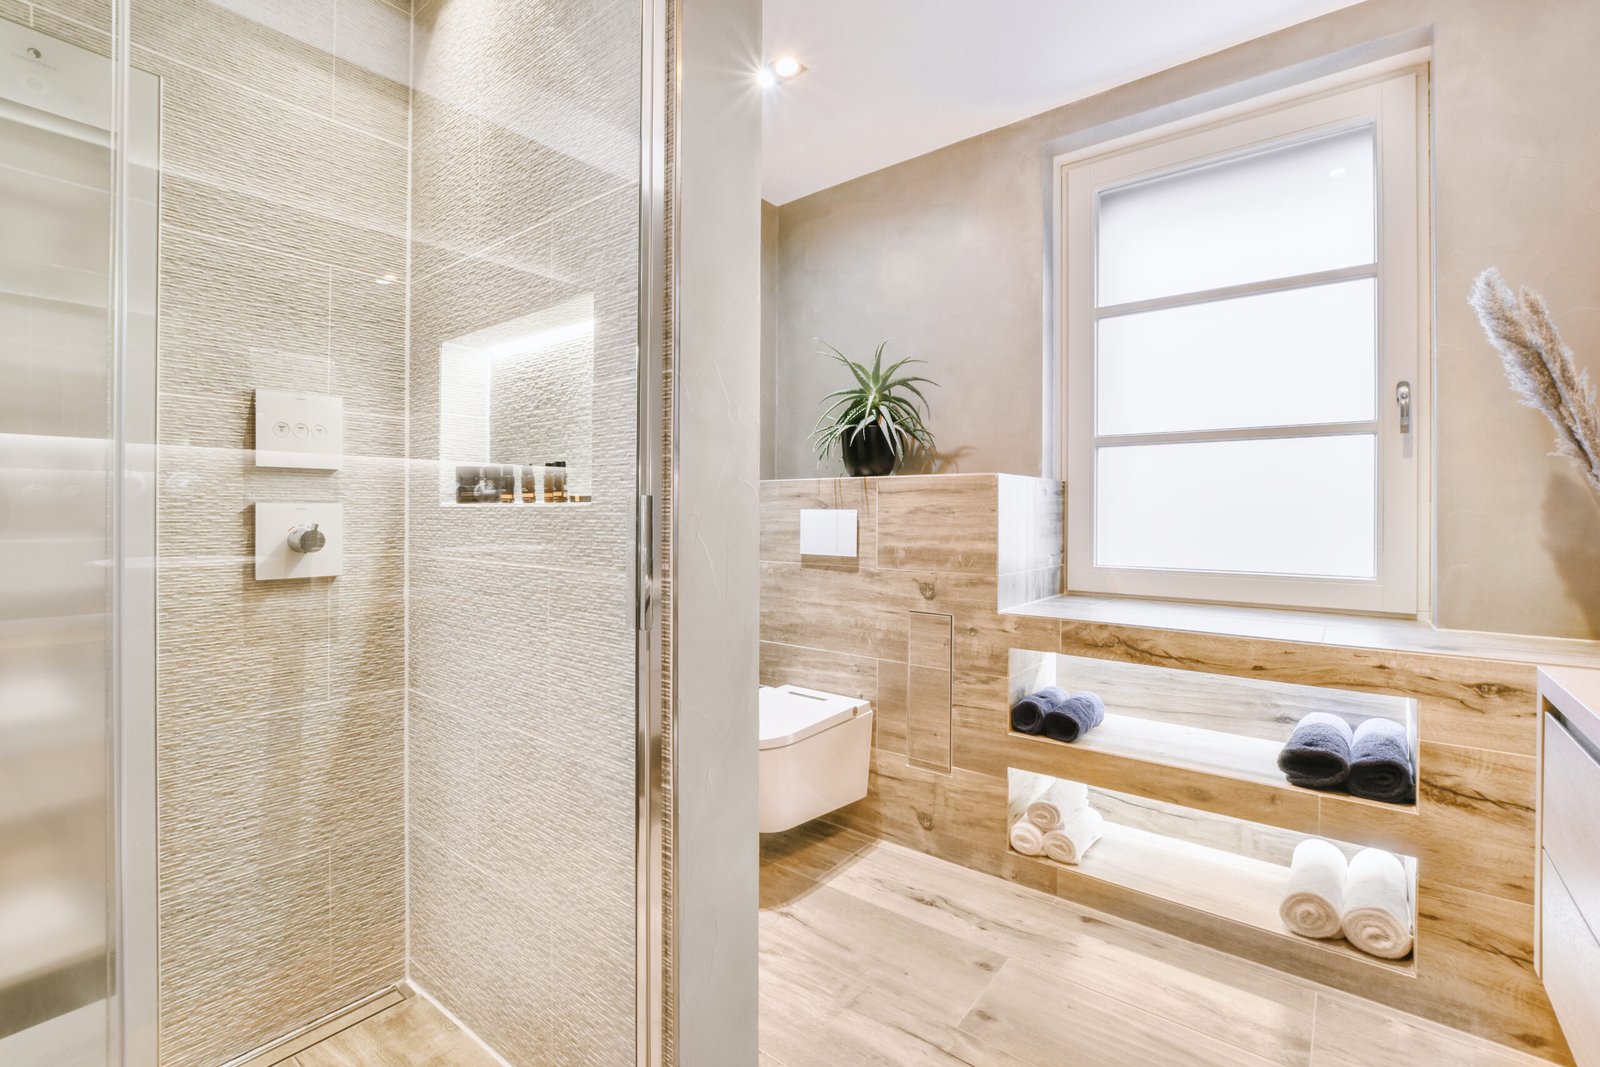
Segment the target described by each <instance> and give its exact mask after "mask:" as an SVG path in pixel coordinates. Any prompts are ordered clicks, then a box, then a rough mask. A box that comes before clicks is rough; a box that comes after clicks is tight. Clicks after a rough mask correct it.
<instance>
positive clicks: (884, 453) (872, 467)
mask: <svg viewBox="0 0 1600 1067" xmlns="http://www.w3.org/2000/svg"><path fill="white" fill-rule="evenodd" d="M840 440H841V441H842V442H843V444H844V469H845V470H846V471H847V472H848V473H849V475H850V477H852V478H882V477H884V476H885V475H888V474H893V473H894V449H893V448H891V447H890V446H889V435H888V433H886V432H885V431H884V429H883V427H881V426H868V427H867V428H866V429H864V430H862V431H861V432H860V433H859V434H854V433H849V432H846V433H844V434H842V435H840Z"/></svg>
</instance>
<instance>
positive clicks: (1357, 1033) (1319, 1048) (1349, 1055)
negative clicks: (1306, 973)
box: [1311, 994, 1549, 1067]
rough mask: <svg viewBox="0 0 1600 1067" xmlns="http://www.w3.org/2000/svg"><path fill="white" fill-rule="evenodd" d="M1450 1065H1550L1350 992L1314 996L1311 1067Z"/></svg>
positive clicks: (1503, 1066) (1511, 1066) (1510, 1066)
mask: <svg viewBox="0 0 1600 1067" xmlns="http://www.w3.org/2000/svg"><path fill="white" fill-rule="evenodd" d="M1386 1064H1441V1065H1443V1064H1449V1067H1549V1064H1548V1062H1547V1061H1545V1060H1541V1059H1537V1058H1535V1057H1533V1056H1529V1055H1526V1054H1524V1053H1521V1052H1517V1051H1516V1050H1514V1049H1509V1048H1506V1047H1505V1046H1503V1045H1496V1044H1492V1043H1490V1042H1488V1041H1484V1040H1481V1039H1479V1038H1473V1037H1469V1036H1467V1035H1465V1034H1461V1033H1458V1032H1456V1031H1452V1030H1447V1029H1445V1028H1444V1027H1442V1026H1438V1025H1436V1024H1434V1023H1429V1022H1426V1021H1425V1020H1422V1019H1416V1018H1412V1017H1410V1016H1406V1015H1401V1014H1399V1013H1397V1012H1392V1011H1387V1010H1384V1009H1382V1008H1380V1007H1378V1006H1377V1005H1369V1004H1362V1003H1360V1002H1358V1001H1355V1000H1352V999H1350V998H1348V997H1341V996H1336V995H1329V994H1321V995H1319V996H1318V997H1317V1028H1316V1036H1315V1039H1314V1042H1313V1045H1312V1053H1311V1067H1379V1065H1386Z"/></svg>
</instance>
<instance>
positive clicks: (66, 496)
mask: <svg viewBox="0 0 1600 1067" xmlns="http://www.w3.org/2000/svg"><path fill="white" fill-rule="evenodd" d="M0 10H3V9H0ZM112 84H113V83H112V68H111V64H110V62H109V61H107V60H105V59H102V58H101V57H99V56H97V55H95V54H93V53H91V52H88V51H85V50H83V49H79V48H75V47H73V46H71V45H67V44H64V43H62V42H60V41H58V40H56V39H55V38H53V37H50V36H47V35H45V34H43V33H37V32H34V31H33V30H32V29H30V28H26V27H24V26H22V25H19V24H18V23H16V22H12V21H5V20H0V1063H6V1064H35V1063H36V1064H41V1065H42V1064H52V1065H71V1067H76V1065H80V1064H81V1065H89V1064H102V1063H104V1062H106V1057H107V1049H108V1042H109V1031H108V1018H109V1014H108V1008H107V997H108V994H109V992H110V978H109V973H110V971H109V966H110V956H109V953H108V945H109V943H110V926H109V919H108V914H109V902H110V868H109V864H108V860H109V849H110V841H111V834H110V825H111V821H110V820H111V806H110V794H109V789H110V782H111V775H110V762H109V760H110V744H109V741H108V737H109V726H110V715H109V707H110V690H111V673H112V672H111V669H110V663H111V654H112V651H111V649H112V646H111V634H112V625H111V620H112V597H111V568H110V566H108V562H109V561H110V560H111V558H112V556H113V551H112V526H111V510H110V488H111V483H110V472H111V469H112V463H113V460H114V451H113V447H112V435H113V424H112V414H111V404H110V398H111V386H112V370H111V321H112V320H111V314H110V304H111V294H112V282H111V279H112V245H111V236H112V207H113V196H112V177H113V171H112V147H111V144H112V141H111V133H110V131H111V129H112V107H111V101H112Z"/></svg>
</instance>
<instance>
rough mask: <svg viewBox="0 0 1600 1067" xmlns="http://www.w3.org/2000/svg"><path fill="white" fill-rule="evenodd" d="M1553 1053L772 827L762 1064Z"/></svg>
mask: <svg viewBox="0 0 1600 1067" xmlns="http://www.w3.org/2000/svg"><path fill="white" fill-rule="evenodd" d="M1402 1062H1403V1063H1418V1064H1422V1063H1427V1064H1434V1063H1438V1064H1445V1063H1448V1064H1450V1065H1451V1067H1491V1065H1492V1067H1537V1065H1539V1064H1542V1063H1544V1061H1542V1060H1538V1059H1534V1058H1532V1057H1529V1056H1527V1055H1524V1054H1521V1053H1518V1052H1515V1051H1512V1050H1510V1049H1506V1048H1503V1047H1502V1046H1499V1045H1495V1044H1492V1043H1490V1042H1487V1041H1483V1040H1481V1039H1479V1038H1475V1037H1472V1036H1470V1035H1467V1034H1463V1033H1461V1032H1459V1031H1455V1030H1450V1029H1447V1028H1445V1027H1442V1026H1439V1025H1437V1024H1434V1023H1431V1022H1427V1021H1425V1020H1422V1019H1418V1018H1415V1017H1413V1016H1409V1015H1406V1014H1404V1013H1401V1012H1397V1011H1393V1010H1391V1009H1389V1008H1386V1007H1384V1006H1382V1005H1379V1004H1375V1003H1372V1002H1370V1001H1365V1000H1361V999H1359V998H1356V997H1352V996H1350V995H1348V994H1345V993H1341V992H1338V991H1335V990H1332V989H1328V988H1325V987H1323V986H1319V985H1317V984H1315V983H1313V982H1308V981H1305V980H1303V979H1300V978H1296V977H1294V976H1291V975H1286V974H1284V973H1282V972H1279V971H1276V970H1273V969H1272V968H1269V967H1264V966H1261V965H1259V964H1255V963H1251V962H1249V961H1246V960H1241V959H1238V958H1235V957H1232V956H1228V955H1226V954H1223V953H1220V952H1216V951H1213V950H1211V949H1208V948H1205V947H1202V946H1199V945H1195V944H1192V943H1190V942H1187V941H1184V940H1182V939H1180V938H1174V937H1171V936H1169V935H1166V934H1162V933H1159V932H1156V931H1153V930H1149V929H1146V928H1144V927H1141V926H1137V925H1134V924H1131V923H1127V922H1124V921H1122V920H1119V919H1114V918H1112V917H1110V916H1106V915H1103V914H1100V913H1098V912H1093V911H1089V910H1088V909H1085V908H1081V907H1078V906H1076V905H1074V904H1072V903H1071V902H1069V901H1065V900H1062V899H1060V898H1058V897H1054V896H1050V895H1047V894H1044V893H1040V892H1037V891H1035V890H1033V889H1029V888H1027V887H1025V886H1021V885H1016V884H1014V883H1011V882H1007V881H1004V880H1002V879H998V878H992V877H989V876H988V875H984V874H980V873H978V872H976V871H972V870H968V869H967V868H965V867H960V866H957V865H955V864H952V863H947V862H945V861H943V860H938V859H934V858H933V857H930V856H927V855H924V854H923V853H921V852H916V851H913V850H910V849H906V848H902V847H900V846H898V845H894V844H890V843H888V842H882V841H873V840H871V839H869V838H866V837H863V836H862V835H860V834H856V833H852V832H851V831H848V830H840V829H836V828H833V827H829V826H826V825H823V824H811V825H808V826H803V827H800V828H798V829H796V830H792V831H789V832H788V833H787V834H781V835H774V836H771V837H769V838H764V839H763V840H762V860H761V1067H838V1065H840V1064H851V1065H881V1067H897V1065H900V1064H918V1065H926V1067H963V1065H964V1067H1060V1065H1063V1064H1076V1065H1081V1067H1130V1065H1133V1064H1137V1065H1139V1067H1195V1065H1203V1067H1210V1065H1215V1067H1273V1065H1282V1067H1388V1065H1389V1064H1393V1063H1402Z"/></svg>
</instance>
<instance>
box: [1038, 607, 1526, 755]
mask: <svg viewBox="0 0 1600 1067" xmlns="http://www.w3.org/2000/svg"><path fill="white" fill-rule="evenodd" d="M1060 651H1061V652H1064V653H1067V654H1068V655H1074V656H1087V657H1091V658H1098V659H1117V660H1125V661H1128V662H1132V663H1146V664H1152V665H1155V666H1160V667H1179V668H1183V669H1186V670H1198V671H1206V672H1209V673H1212V674H1229V675H1235V676H1238V677H1241V678H1262V679H1268V680H1272V681H1282V682H1293V683H1296V684H1299V685H1321V686H1328V687H1330V688H1335V689H1348V690H1354V691H1358V692H1368V693H1385V694H1390V695H1394V696H1410V697H1414V698H1416V699H1417V701H1418V704H1419V709H1420V711H1419V714H1420V722H1419V733H1420V736H1421V737H1423V738H1425V739H1430V740H1437V741H1442V742H1445V743H1447V744H1455V745H1463V746H1467V747H1474V748H1490V749H1497V750H1499V751H1502V752H1515V753H1519V754H1522V755H1532V754H1533V751H1534V747H1535V735H1534V726H1535V722H1536V717H1535V709H1534V698H1533V694H1534V677H1533V675H1534V672H1533V668H1532V667H1529V666H1522V665H1516V664H1507V663H1500V662H1493V661H1486V660H1471V659H1464V658H1457V657H1452V656H1431V655H1421V654H1417V653H1402V652H1385V651H1382V650H1377V649H1365V648H1343V647H1337V646H1329V645H1313V644H1299V643H1295V642H1291V641H1269V640H1262V639H1257V638H1239V637H1230V636H1224V635H1219V634H1203V633H1188V632H1179V631H1174V630H1152V629H1145V628H1137V627H1129V626H1113V625H1108V624H1103V623H1081V622H1073V621H1064V622H1062V624H1061V644H1060Z"/></svg>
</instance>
